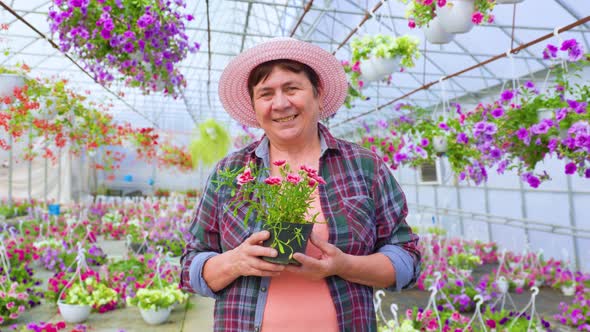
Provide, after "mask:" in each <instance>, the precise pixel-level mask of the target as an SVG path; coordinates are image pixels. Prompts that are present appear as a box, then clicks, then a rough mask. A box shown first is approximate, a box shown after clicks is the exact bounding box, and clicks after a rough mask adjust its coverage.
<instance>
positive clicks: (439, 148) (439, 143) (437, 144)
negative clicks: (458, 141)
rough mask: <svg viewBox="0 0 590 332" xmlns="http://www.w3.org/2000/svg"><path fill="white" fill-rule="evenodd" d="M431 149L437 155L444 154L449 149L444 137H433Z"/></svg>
mask: <svg viewBox="0 0 590 332" xmlns="http://www.w3.org/2000/svg"><path fill="white" fill-rule="evenodd" d="M432 147H433V148H434V151H436V152H438V153H445V152H447V151H448V149H449V144H448V141H447V138H446V137H445V136H434V137H433V138H432Z"/></svg>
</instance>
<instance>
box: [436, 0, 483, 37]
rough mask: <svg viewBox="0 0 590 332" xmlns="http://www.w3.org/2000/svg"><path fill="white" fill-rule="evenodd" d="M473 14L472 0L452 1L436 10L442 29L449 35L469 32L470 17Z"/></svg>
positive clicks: (471, 26) (471, 23)
mask: <svg viewBox="0 0 590 332" xmlns="http://www.w3.org/2000/svg"><path fill="white" fill-rule="evenodd" d="M474 12H475V3H474V0H452V1H449V2H447V4H446V6H444V7H438V8H437V9H436V13H437V16H438V17H439V18H440V23H441V25H442V27H443V29H445V31H447V32H449V33H466V32H469V31H470V30H471V28H473V22H472V21H471V16H472V15H473V13H474Z"/></svg>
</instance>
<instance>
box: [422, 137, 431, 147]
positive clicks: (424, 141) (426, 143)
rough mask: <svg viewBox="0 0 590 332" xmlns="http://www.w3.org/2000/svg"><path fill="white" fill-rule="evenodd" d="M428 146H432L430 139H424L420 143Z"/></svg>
mask: <svg viewBox="0 0 590 332" xmlns="http://www.w3.org/2000/svg"><path fill="white" fill-rule="evenodd" d="M428 144H430V141H429V140H428V138H423V139H422V140H421V141H420V145H422V146H428Z"/></svg>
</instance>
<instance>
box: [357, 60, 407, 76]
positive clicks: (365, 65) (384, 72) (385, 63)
mask: <svg viewBox="0 0 590 332" xmlns="http://www.w3.org/2000/svg"><path fill="white" fill-rule="evenodd" d="M399 61H400V58H399V57H394V58H377V57H371V58H369V59H367V60H364V61H361V64H360V68H361V80H363V81H366V82H371V81H378V80H380V79H383V78H385V77H386V76H389V75H390V74H392V73H394V72H396V71H397V70H399Z"/></svg>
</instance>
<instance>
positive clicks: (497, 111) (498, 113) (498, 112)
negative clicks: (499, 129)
mask: <svg viewBox="0 0 590 332" xmlns="http://www.w3.org/2000/svg"><path fill="white" fill-rule="evenodd" d="M503 115H504V109H503V108H502V107H498V108H496V109H493V110H492V116H493V117H494V118H496V119H497V118H500V117H502V116H503Z"/></svg>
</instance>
